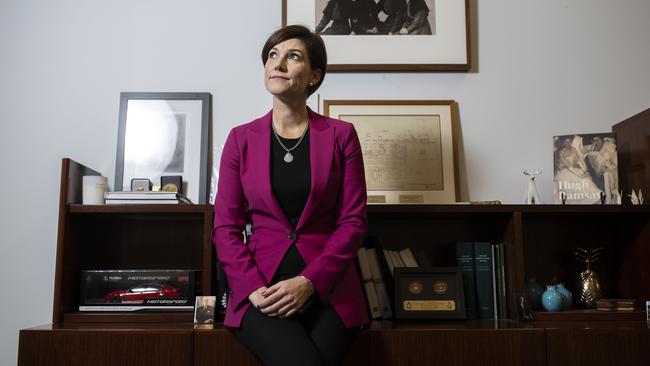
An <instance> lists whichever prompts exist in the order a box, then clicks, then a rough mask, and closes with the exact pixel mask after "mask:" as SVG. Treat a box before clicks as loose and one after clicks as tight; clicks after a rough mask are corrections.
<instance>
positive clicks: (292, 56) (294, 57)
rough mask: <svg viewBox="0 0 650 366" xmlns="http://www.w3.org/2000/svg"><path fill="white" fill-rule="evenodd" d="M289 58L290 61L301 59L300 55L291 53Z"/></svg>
mask: <svg viewBox="0 0 650 366" xmlns="http://www.w3.org/2000/svg"><path fill="white" fill-rule="evenodd" d="M289 57H290V58H291V59H292V60H296V61H300V60H301V59H302V57H300V55H299V54H297V53H292V54H291V55H290V56H289Z"/></svg>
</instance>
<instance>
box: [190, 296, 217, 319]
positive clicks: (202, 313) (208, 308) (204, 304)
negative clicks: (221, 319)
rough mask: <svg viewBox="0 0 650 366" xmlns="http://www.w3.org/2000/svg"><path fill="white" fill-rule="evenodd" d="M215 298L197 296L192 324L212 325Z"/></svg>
mask: <svg viewBox="0 0 650 366" xmlns="http://www.w3.org/2000/svg"><path fill="white" fill-rule="evenodd" d="M216 302H217V297H216V296H197V297H196V304H195V305H194V323H195V324H212V323H214V313H215V311H216Z"/></svg>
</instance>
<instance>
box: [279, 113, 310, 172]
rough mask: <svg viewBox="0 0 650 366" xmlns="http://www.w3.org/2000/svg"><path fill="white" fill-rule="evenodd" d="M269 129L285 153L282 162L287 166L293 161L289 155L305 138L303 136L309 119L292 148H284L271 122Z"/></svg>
mask: <svg viewBox="0 0 650 366" xmlns="http://www.w3.org/2000/svg"><path fill="white" fill-rule="evenodd" d="M271 128H272V129H273V136H275V139H276V140H277V141H278V143H279V144H280V146H282V148H283V149H284V151H286V152H287V153H286V154H284V162H285V163H287V164H289V163H291V162H292V161H293V154H291V151H293V150H295V149H296V148H297V147H298V145H300V143H301V142H302V139H303V138H304V137H305V134H306V133H307V129H309V119H307V126H306V127H305V129H304V130H303V131H302V135H300V138H299V139H298V142H296V144H295V145H293V147H292V148H288V147H286V146H285V145H284V144H283V143H282V141H281V140H280V136H279V135H278V131H276V130H275V125H273V122H271Z"/></svg>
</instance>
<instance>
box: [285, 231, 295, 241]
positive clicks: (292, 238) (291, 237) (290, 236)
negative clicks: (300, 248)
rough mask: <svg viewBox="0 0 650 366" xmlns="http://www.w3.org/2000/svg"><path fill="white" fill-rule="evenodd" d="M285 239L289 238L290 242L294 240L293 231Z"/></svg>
mask: <svg viewBox="0 0 650 366" xmlns="http://www.w3.org/2000/svg"><path fill="white" fill-rule="evenodd" d="M287 238H289V239H291V240H294V239H296V233H294V232H293V231H292V232H290V233H289V235H287Z"/></svg>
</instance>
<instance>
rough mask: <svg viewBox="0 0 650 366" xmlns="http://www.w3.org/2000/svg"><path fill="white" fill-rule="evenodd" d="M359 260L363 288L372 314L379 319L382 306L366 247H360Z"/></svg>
mask: <svg viewBox="0 0 650 366" xmlns="http://www.w3.org/2000/svg"><path fill="white" fill-rule="evenodd" d="M357 260H358V261H359V270H360V272H361V279H362V281H363V288H364V291H365V292H366V300H367V301H368V309H369V311H370V316H371V317H372V319H379V318H381V308H380V307H379V300H378V299H377V290H376V289H375V282H374V281H373V279H372V272H371V271H370V262H369V261H368V254H367V253H366V248H359V251H358V252H357Z"/></svg>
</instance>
